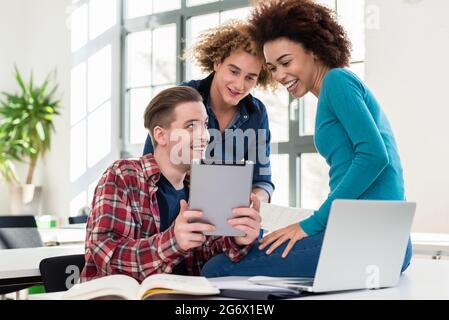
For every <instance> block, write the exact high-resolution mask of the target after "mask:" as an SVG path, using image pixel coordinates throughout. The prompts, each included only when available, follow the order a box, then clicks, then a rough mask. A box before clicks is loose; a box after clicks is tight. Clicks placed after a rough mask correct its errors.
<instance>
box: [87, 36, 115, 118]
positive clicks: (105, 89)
mask: <svg viewBox="0 0 449 320" xmlns="http://www.w3.org/2000/svg"><path fill="white" fill-rule="evenodd" d="M87 65H88V67H87V68H88V79H87V83H88V88H89V90H88V94H87V96H88V100H87V101H88V104H87V106H88V110H89V112H90V111H92V110H94V109H95V108H97V107H98V106H99V105H101V104H102V103H103V102H105V101H106V100H108V99H110V97H111V46H110V45H109V46H107V47H105V48H103V49H101V50H100V51H98V52H96V53H95V54H94V55H93V56H91V57H90V58H89V60H88V64H87Z"/></svg>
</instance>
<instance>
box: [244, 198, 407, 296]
mask: <svg viewBox="0 0 449 320" xmlns="http://www.w3.org/2000/svg"><path fill="white" fill-rule="evenodd" d="M415 209H416V203H413V202H406V201H370V200H335V201H334V202H333V203H332V206H331V210H330V213H329V220H328V223H327V227H326V231H325V234H324V240H323V245H322V247H321V253H320V257H319V261H318V266H317V270H316V273H315V277H314V278H280V277H252V278H249V279H248V280H249V281H250V282H253V283H258V284H264V285H272V286H279V287H285V288H290V289H296V290H299V291H307V292H316V293H319V292H330V291H344V290H355V289H378V288H386V287H394V286H396V285H397V284H398V282H399V278H400V273H401V268H402V265H403V262H404V258H405V253H406V250H407V244H408V240H409V236H410V232H411V228H412V223H413V218H414V215H415Z"/></svg>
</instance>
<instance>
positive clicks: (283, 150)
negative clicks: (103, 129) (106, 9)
mask: <svg viewBox="0 0 449 320" xmlns="http://www.w3.org/2000/svg"><path fill="white" fill-rule="evenodd" d="M338 1H339V0H334V2H333V3H334V10H336V13H337V14H338V11H337V10H338V5H337V3H338ZM186 2H187V0H181V7H180V9H177V10H172V11H167V12H162V13H156V14H151V15H145V16H141V17H136V18H131V19H127V18H126V17H125V12H126V8H125V0H120V3H121V10H120V12H121V13H122V16H121V20H120V21H121V37H120V43H121V45H120V48H121V49H120V52H121V53H120V56H121V63H120V72H121V81H120V95H121V98H120V102H121V103H120V115H121V121H120V140H121V149H120V150H121V157H122V158H129V157H135V156H141V155H142V150H143V146H144V144H131V143H130V130H129V123H130V122H129V120H130V119H129V118H130V113H129V112H128V109H129V104H128V101H126V100H127V96H128V94H127V91H128V90H129V89H128V88H127V87H126V77H127V66H126V61H127V60H126V50H127V49H126V37H127V36H128V34H129V33H132V32H138V31H144V30H148V29H150V28H154V27H157V26H160V25H162V24H167V23H176V24H177V40H178V41H177V56H178V57H180V56H182V52H183V51H184V49H185V43H186V30H187V21H188V19H189V18H191V17H195V16H200V15H205V14H210V13H216V12H221V11H226V10H233V9H239V8H243V7H248V6H249V5H250V3H249V1H248V0H226V1H222V0H219V1H216V2H212V3H206V4H202V5H198V6H193V7H187V5H186ZM356 63H362V64H363V63H364V60H359V61H351V65H352V64H356ZM185 76H186V63H185V62H184V61H183V60H181V59H177V65H176V83H181V82H182V81H186V80H187V79H185ZM288 103H289V106H288V121H286V123H288V125H289V129H288V130H289V135H288V137H289V140H288V141H286V142H276V143H272V148H271V149H272V154H273V155H276V154H279V155H288V156H289V204H288V205H290V206H293V207H301V176H300V172H301V170H300V169H301V167H300V166H301V155H303V154H306V153H317V150H316V148H315V143H314V135H300V127H301V126H303V125H304V124H303V123H301V122H302V121H304V100H303V99H295V98H292V96H291V95H289V102H288ZM273 146H274V147H273Z"/></svg>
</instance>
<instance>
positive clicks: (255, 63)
mask: <svg viewBox="0 0 449 320" xmlns="http://www.w3.org/2000/svg"><path fill="white" fill-rule="evenodd" d="M187 53H188V54H190V56H192V57H193V58H194V59H195V60H196V62H197V63H198V64H199V66H200V67H201V68H202V70H203V71H205V72H208V73H210V75H209V76H208V77H207V78H205V79H202V80H193V81H189V82H185V83H183V84H182V85H185V86H190V87H193V88H195V89H197V90H198V91H199V92H200V94H201V96H202V97H203V101H204V103H205V105H206V109H207V113H208V115H209V131H210V134H211V143H210V145H209V147H208V151H207V154H206V157H207V158H210V157H212V158H213V159H215V160H234V161H235V160H242V159H245V160H251V161H253V162H254V163H255V166H254V174H253V192H254V193H255V194H256V195H257V196H258V197H259V199H260V200H261V201H264V202H268V201H269V200H270V198H271V195H272V193H273V190H274V184H273V183H272V181H271V166H270V140H271V136H270V129H269V123H268V115H267V110H266V108H265V105H264V104H263V103H262V102H261V101H260V100H258V99H256V98H255V97H253V96H252V95H251V94H250V92H251V91H252V90H253V89H254V88H255V87H256V86H260V87H263V88H266V87H269V86H271V85H273V84H274V81H273V79H272V77H271V75H270V73H269V71H268V70H267V67H266V65H265V63H264V58H263V54H262V52H261V51H260V50H257V48H256V46H255V45H254V43H253V42H252V41H251V40H250V38H249V34H248V25H247V24H246V23H244V22H240V21H237V20H234V21H230V22H228V23H227V24H225V25H221V26H219V27H217V28H212V29H210V30H207V31H206V32H204V33H203V34H201V35H200V38H199V40H198V42H197V43H196V44H195V45H194V46H193V47H192V48H190V50H188V52H187ZM152 150H153V146H152V143H151V139H150V137H147V140H146V143H145V148H144V154H148V153H151V152H152Z"/></svg>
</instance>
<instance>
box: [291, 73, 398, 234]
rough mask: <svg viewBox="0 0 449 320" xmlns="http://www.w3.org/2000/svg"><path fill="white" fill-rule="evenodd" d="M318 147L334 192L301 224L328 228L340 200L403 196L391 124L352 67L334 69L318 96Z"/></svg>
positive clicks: (311, 230) (308, 228) (317, 229)
mask: <svg viewBox="0 0 449 320" xmlns="http://www.w3.org/2000/svg"><path fill="white" fill-rule="evenodd" d="M315 146H316V148H317V150H318V152H319V153H320V154H321V155H322V156H323V157H324V158H325V159H326V162H327V164H328V165H329V166H330V171H329V178H330V181H329V187H330V193H329V195H328V198H327V199H326V201H325V202H324V203H323V204H322V205H321V207H320V208H319V209H318V210H317V211H315V212H314V214H313V215H312V216H311V217H309V218H308V219H306V220H303V221H301V222H300V225H301V227H302V228H303V230H304V231H305V232H306V233H307V234H308V235H309V236H312V235H315V234H317V233H319V232H322V231H324V229H325V228H326V224H327V220H328V217H329V210H330V207H331V204H332V201H333V200H335V199H371V200H404V199H405V195H404V180H403V176H402V166H401V160H400V158H399V153H398V148H397V146H396V141H395V138H394V136H393V131H392V130H391V127H390V123H389V121H388V119H387V117H386V116H385V114H384V113H383V111H382V109H381V107H380V105H379V103H378V102H377V101H376V99H375V97H374V96H373V94H372V93H371V91H370V90H369V89H368V88H367V86H366V85H365V84H364V83H363V82H362V81H361V80H360V79H359V78H358V77H357V76H356V75H355V74H353V73H352V72H351V71H349V70H346V69H340V68H338V69H331V70H330V71H329V72H327V74H326V75H325V77H324V79H323V83H322V86H321V92H320V96H319V98H318V107H317V115H316V126H315Z"/></svg>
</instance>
